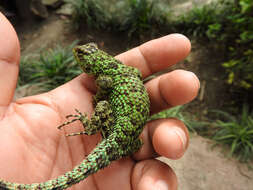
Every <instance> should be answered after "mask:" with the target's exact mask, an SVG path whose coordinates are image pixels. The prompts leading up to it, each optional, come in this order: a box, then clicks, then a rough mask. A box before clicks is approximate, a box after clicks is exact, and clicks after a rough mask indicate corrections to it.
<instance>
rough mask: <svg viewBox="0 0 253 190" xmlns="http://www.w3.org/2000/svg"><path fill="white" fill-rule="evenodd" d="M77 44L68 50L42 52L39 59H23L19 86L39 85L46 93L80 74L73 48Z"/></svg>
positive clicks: (58, 47)
mask: <svg viewBox="0 0 253 190" xmlns="http://www.w3.org/2000/svg"><path fill="white" fill-rule="evenodd" d="M76 44H77V42H74V43H73V44H71V45H70V46H68V47H66V48H62V47H60V46H57V47H56V48H55V49H49V50H47V51H45V52H42V53H41V54H40V56H39V58H37V59H36V58H33V59H30V58H22V59H21V60H22V61H21V65H20V66H21V67H20V68H21V70H20V79H19V85H20V86H21V85H24V84H27V83H30V84H31V83H32V84H39V85H40V87H41V88H43V89H44V91H46V90H50V89H53V88H55V87H57V86H59V85H61V84H64V83H66V82H67V81H69V80H71V79H72V78H74V77H75V76H77V75H78V74H80V73H81V71H80V69H79V67H78V66H77V64H75V63H74V57H73V54H72V48H73V46H74V45H76Z"/></svg>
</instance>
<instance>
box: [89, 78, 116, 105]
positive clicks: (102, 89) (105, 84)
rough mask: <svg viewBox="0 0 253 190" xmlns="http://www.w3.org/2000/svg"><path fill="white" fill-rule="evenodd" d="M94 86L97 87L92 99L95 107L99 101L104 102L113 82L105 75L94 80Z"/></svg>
mask: <svg viewBox="0 0 253 190" xmlns="http://www.w3.org/2000/svg"><path fill="white" fill-rule="evenodd" d="M96 85H97V87H98V90H97V93H96V95H95V96H94V98H93V105H96V104H97V103H98V102H99V101H101V100H106V99H107V97H108V93H109V92H111V88H112V86H113V80H112V78H111V77H109V76H106V75H99V76H98V78H97V79H96Z"/></svg>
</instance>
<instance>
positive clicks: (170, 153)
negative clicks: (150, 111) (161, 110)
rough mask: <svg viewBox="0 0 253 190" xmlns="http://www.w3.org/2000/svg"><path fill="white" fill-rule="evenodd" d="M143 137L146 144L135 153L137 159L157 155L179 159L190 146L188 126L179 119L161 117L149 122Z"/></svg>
mask: <svg viewBox="0 0 253 190" xmlns="http://www.w3.org/2000/svg"><path fill="white" fill-rule="evenodd" d="M141 139H142V140H143V142H144V145H143V146H142V148H141V149H140V151H138V152H137V153H136V154H135V155H134V158H135V159H136V160H143V159H147V158H153V157H156V156H157V155H161V156H165V157H167V158H170V159H178V158H180V157H182V156H183V154H184V153H185V151H186V149H187V147H188V144H189V133H188V130H187V128H186V126H185V125H184V124H183V123H182V122H181V121H179V120H177V119H174V118H170V119H159V120H154V121H151V122H149V123H148V124H147V126H146V127H145V128H144V130H143V132H142V134H141Z"/></svg>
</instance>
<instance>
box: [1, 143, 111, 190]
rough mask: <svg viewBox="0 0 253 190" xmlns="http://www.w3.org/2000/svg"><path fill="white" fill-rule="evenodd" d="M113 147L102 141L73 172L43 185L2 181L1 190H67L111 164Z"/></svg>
mask: <svg viewBox="0 0 253 190" xmlns="http://www.w3.org/2000/svg"><path fill="white" fill-rule="evenodd" d="M110 150H112V147H111V145H110V143H107V140H106V139H104V140H102V142H101V143H99V144H98V146H96V147H95V149H94V150H93V151H92V152H91V153H90V154H89V155H88V156H87V158H86V159H85V160H84V161H82V162H81V163H80V164H79V165H77V166H76V167H75V168H74V169H73V170H72V171H69V172H67V173H65V174H64V175H61V176H59V177H57V178H56V179H52V180H48V181H46V182H43V183H33V184H18V183H12V182H8V181H5V180H2V179H0V189H1V190H60V189H66V188H68V187H70V186H71V185H73V184H76V183H79V182H80V181H82V180H83V179H85V178H87V177H88V176H89V175H91V174H93V173H95V172H97V171H98V170H100V169H102V168H104V167H106V166H108V165H109V164H110V162H111V159H110V155H108V153H109V152H111V151H110Z"/></svg>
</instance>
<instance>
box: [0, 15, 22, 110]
mask: <svg viewBox="0 0 253 190" xmlns="http://www.w3.org/2000/svg"><path fill="white" fill-rule="evenodd" d="M19 58H20V48H19V42H18V38H17V35H16V32H15V30H14V28H13V27H12V26H11V24H10V23H9V21H8V20H7V19H6V18H5V17H4V15H3V14H1V13H0V92H1V93H0V106H7V105H9V103H10V102H11V101H12V99H13V95H14V91H15V88H16V83H17V78H18V63H19ZM0 112H1V110H0Z"/></svg>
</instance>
